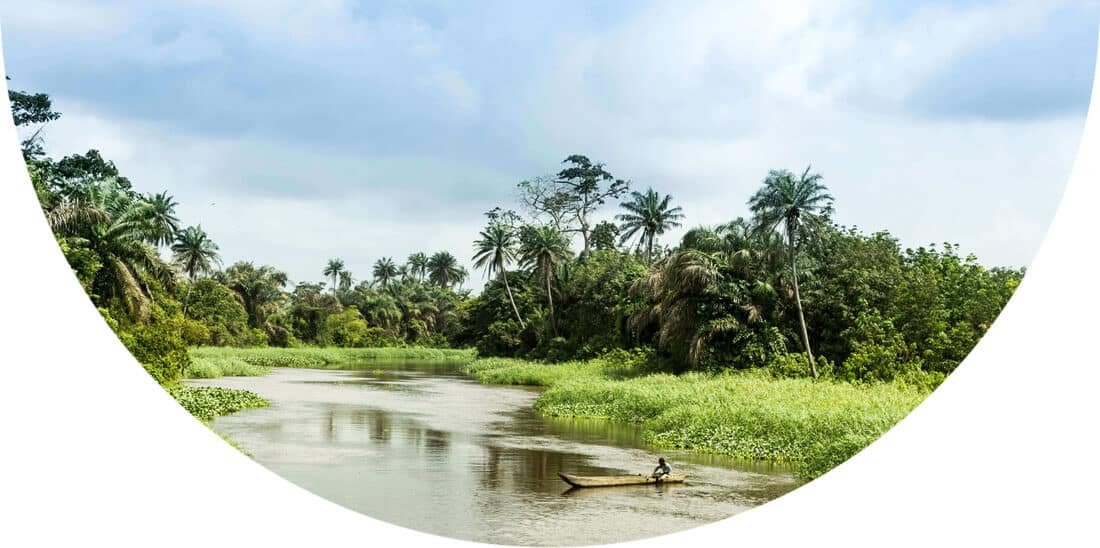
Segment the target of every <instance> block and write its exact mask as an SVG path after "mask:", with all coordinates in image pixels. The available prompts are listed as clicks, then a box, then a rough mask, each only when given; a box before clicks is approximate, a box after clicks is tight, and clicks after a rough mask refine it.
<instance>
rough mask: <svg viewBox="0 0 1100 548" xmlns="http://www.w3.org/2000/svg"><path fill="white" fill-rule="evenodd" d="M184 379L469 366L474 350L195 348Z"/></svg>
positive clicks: (411, 348) (414, 348)
mask: <svg viewBox="0 0 1100 548" xmlns="http://www.w3.org/2000/svg"><path fill="white" fill-rule="evenodd" d="M190 354H191V365H190V366H189V367H188V368H187V369H186V370H185V371H184V377H186V378H192V379H208V378H216V377H222V376H256V375H264V374H266V373H267V372H268V371H270V368H271V367H300V368H311V369H341V368H346V367H348V366H351V365H355V364H364V363H371V362H387V361H388V362H395V361H406V360H415V361H440V362H454V363H466V362H469V361H471V360H473V359H474V351H473V350H451V349H440V348H418V347H409V348H228V347H211V346H203V347H196V348H192V349H191V350H190Z"/></svg>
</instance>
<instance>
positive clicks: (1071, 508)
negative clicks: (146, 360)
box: [0, 60, 1100, 548]
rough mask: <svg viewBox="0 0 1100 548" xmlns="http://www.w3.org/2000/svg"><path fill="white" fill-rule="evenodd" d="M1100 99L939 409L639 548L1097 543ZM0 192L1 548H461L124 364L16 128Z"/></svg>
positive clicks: (2, 165) (0, 155) (0, 169)
mask: <svg viewBox="0 0 1100 548" xmlns="http://www.w3.org/2000/svg"><path fill="white" fill-rule="evenodd" d="M2 68H3V65H2V60H0V71H2ZM0 91H6V90H3V89H0ZM1092 93H1093V95H1092V103H1091V106H1090V115H1089V117H1088V121H1087V122H1086V125H1085V130H1084V134H1083V137H1082V141H1081V145H1080V149H1079V153H1078V157H1077V161H1076V163H1075V165H1074V169H1073V172H1072V175H1071V177H1070V180H1069V184H1068V185H1067V188H1066V192H1065V196H1064V197H1063V200H1062V204H1061V205H1060V207H1059V209H1058V212H1057V214H1056V217H1055V219H1054V221H1053V222H1052V224H1051V227H1050V230H1049V232H1048V234H1047V237H1046V240H1045V242H1044V243H1043V246H1042V248H1041V249H1040V251H1039V252H1038V254H1037V256H1036V258H1035V261H1034V263H1033V265H1032V267H1031V268H1030V269H1029V271H1028V275H1027V277H1026V279H1025V281H1024V282H1023V284H1022V285H1021V287H1020V288H1019V290H1018V291H1017V293H1016V296H1015V297H1014V298H1013V299H1012V301H1011V302H1010V303H1009V305H1008V307H1007V308H1006V309H1005V312H1004V313H1003V314H1002V316H1001V317H1000V318H999V319H998V320H997V322H996V324H995V325H994V326H993V328H992V329H991V330H990V331H989V333H988V334H987V335H986V337H985V339H984V340H983V341H982V342H981V344H979V345H978V347H977V348H976V349H975V350H974V352H973V353H972V354H971V355H970V356H969V357H968V358H967V359H966V361H965V362H964V364H963V365H962V366H961V367H960V368H959V369H958V370H957V371H956V372H955V373H954V374H953V375H952V376H951V378H950V379H948V381H947V382H946V383H944V385H943V386H942V387H941V388H940V389H939V390H937V391H936V392H935V393H934V394H933V395H932V396H931V397H930V398H929V399H928V400H927V401H926V402H925V403H924V404H923V405H921V406H920V407H919V408H918V409H917V410H916V411H915V412H914V413H913V414H911V415H910V416H909V417H907V418H906V419H905V420H904V421H902V423H901V424H900V425H898V427H896V428H895V429H894V430H892V431H890V432H889V433H887V434H886V435H885V436H884V437H883V438H882V439H881V440H880V441H879V442H877V443H875V444H874V445H872V446H871V447H870V448H869V449H868V450H866V451H864V452H863V453H861V454H859V455H857V456H856V457H855V458H853V459H851V460H850V461H848V462H847V463H845V464H843V465H841V466H839V467H838V468H837V469H836V470H834V471H832V472H830V473H829V474H826V475H825V476H823V477H822V478H820V479H818V480H816V481H814V482H813V483H811V484H810V485H808V486H806V487H803V488H801V489H798V490H796V491H794V492H793V493H791V494H789V495H787V496H785V497H783V498H781V499H779V500H777V501H775V502H772V503H770V504H767V505H765V506H763V507H760V508H758V509H755V510H752V511H749V512H747V513H744V514H742V515H740V516H738V517H735V518H733V519H730V520H726V521H723V522H720V523H716V524H712V525H709V526H704V527H700V528H697V529H694V530H690V531H685V532H682V533H677V534H676V535H674V536H672V537H663V538H656V539H650V540H646V541H640V542H637V543H632V544H635V545H637V546H666V545H672V544H676V545H681V544H687V545H691V546H710V545H729V544H731V543H754V542H755V543H761V545H769V546H772V545H783V546H788V545H800V546H819V545H830V546H832V545H845V546H881V545H930V544H933V543H944V544H948V545H961V544H978V545H1039V544H1042V545H1057V546H1067V545H1088V544H1094V543H1096V542H1097V540H1098V539H1097V534H1096V531H1095V528H1094V527H1093V526H1091V523H1092V522H1093V521H1094V520H1095V519H1096V515H1097V510H1098V505H1097V503H1096V502H1095V500H1096V496H1097V492H1098V490H1100V489H1098V488H1100V485H1098V481H1097V473H1096V472H1095V468H1094V466H1095V462H1094V457H1095V456H1096V455H1097V453H1096V450H1095V447H1094V442H1093V440H1094V439H1095V435H1096V432H1097V425H1096V424H1095V420H1096V419H1097V413H1096V412H1095V411H1094V409H1095V404H1093V403H1092V401H1093V397H1094V395H1095V392H1096V387H1097V386H1098V384H1100V383H1098V381H1100V378H1098V377H1100V374H1098V367H1100V360H1098V359H1097V357H1096V356H1095V354H1094V353H1093V351H1092V346H1093V345H1092V344H1091V343H1092V342H1093V339H1094V337H1095V335H1094V326H1096V325H1097V324H1098V322H1097V320H1096V314H1097V313H1100V299H1098V298H1097V294H1096V291H1095V289H1094V287H1095V285H1096V281H1095V278H1096V272H1097V271H1096V270H1095V269H1094V268H1092V267H1093V266H1095V260H1094V258H1093V254H1092V253H1093V249H1094V248H1095V247H1096V246H1095V244H1094V243H1093V242H1092V236H1093V235H1094V234H1095V233H1096V232H1097V230H1096V225H1095V222H1094V219H1095V217H1096V213H1095V212H1094V211H1092V209H1093V206H1094V204H1097V203H1100V195H1098V194H1100V193H1098V192H1097V187H1096V180H1097V178H1098V177H1100V165H1098V164H1100V158H1097V156H1096V154H1095V152H1094V151H1097V150H1098V148H1097V147H1098V145H1100V142H1098V140H1100V127H1098V125H1100V122H1097V120H1096V114H1095V112H1094V111H1093V108H1094V107H1095V105H1096V102H1097V93H1098V91H1097V89H1096V86H1095V85H1094V87H1093V92H1092ZM975 146H980V143H975ZM0 176H2V177H0V229H2V232H0V233H2V234H4V243H5V248H6V249H5V253H4V255H3V256H4V257H5V261H4V263H3V265H2V266H0V290H3V291H4V292H5V294H4V297H3V300H0V306H2V310H0V312H2V314H3V315H2V317H0V336H3V340H2V342H3V346H2V348H0V364H2V367H0V374H2V375H3V376H2V377H0V440H3V449H2V450H0V524H2V525H0V545H4V546H61V545H86V544H96V545H98V544H108V543H109V544H111V545H114V546H148V545H158V546H187V547H189V548H193V547H194V546H196V545H214V546H229V545H236V546H252V545H264V546H321V545H323V546H351V545H355V546H361V545H364V544H370V545H373V544H376V543H378V542H379V541H381V543H382V544H383V545H388V544H392V543H397V542H401V543H407V542H412V543H416V544H418V545H429V546H455V545H461V544H472V543H463V542H459V541H453V540H449V539H442V538H440V537H434V536H430V535H425V534H422V533H417V532H413V531H409V530H406V529H402V528H399V527H396V526H392V525H389V524H386V523H382V522H380V521H377V520H373V519H370V518H366V517H363V516H361V515H359V514H357V513H355V512H352V511H350V510H347V509H345V508H343V507H340V506H338V505H335V504H332V503H329V502H327V501H325V500H323V499H321V498H319V497H316V496H314V495H312V494H310V493H308V492H306V491H304V490H302V489H299V488H297V487H295V486H293V485H291V484H290V483H288V482H287V481H285V480H283V479H282V478H279V477H278V476H276V475H274V474H272V473H270V472H268V471H267V470H266V469H264V468H263V467H261V466H257V465H256V464H255V463H253V462H251V461H250V460H249V459H247V458H246V457H244V456H242V455H240V454H239V453H237V452H236V451H235V450H233V449H231V448H230V447H229V446H227V445H226V444H224V443H223V442H222V441H221V440H220V439H218V437H217V436H215V435H214V434H213V433H211V432H209V431H208V430H207V429H206V428H205V427H203V426H202V425H200V424H199V423H198V422H197V421H194V420H193V419H192V418H191V417H190V415H188V414H187V413H186V412H185V411H183V410H182V409H181V408H180V407H179V406H177V405H176V404H175V403H174V402H173V401H172V400H171V399H170V398H169V397H168V396H167V395H166V394H164V393H163V392H162V391H161V390H159V389H158V388H157V387H156V385H155V384H154V383H153V382H152V381H151V380H150V379H149V378H148V377H147V376H146V374H145V373H144V372H143V371H142V369H141V368H140V366H138V365H137V364H136V362H134V360H133V358H132V357H131V356H130V355H129V354H128V353H127V352H126V350H125V349H124V348H123V347H122V345H121V344H120V343H119V342H118V340H117V339H116V338H115V337H114V336H113V334H112V333H111V332H110V330H109V329H108V328H107V327H106V325H105V324H104V323H103V322H102V321H101V319H100V317H99V315H98V313H97V312H96V311H95V309H94V308H93V307H92V306H91V305H90V303H89V301H88V300H87V298H86V296H85V295H84V293H83V291H82V289H81V288H80V286H79V285H78V284H77V282H76V280H75V279H74V277H73V276H72V274H71V273H70V270H69V268H68V265H67V264H66V263H65V260H64V257H63V256H62V255H61V253H60V252H59V250H58V248H57V246H56V245H55V244H54V240H53V238H52V235H51V233H50V231H49V229H48V227H47V226H46V224H45V222H44V220H43V218H42V216H41V213H40V211H39V207H38V203H37V200H36V198H35V196H34V193H33V191H32V188H31V185H30V183H29V180H28V177H27V174H26V171H25V169H24V165H23V162H22V158H21V157H20V154H19V147H18V140H17V138H16V133H15V128H14V126H13V125H12V123H11V118H10V116H8V115H4V116H3V127H2V128H0ZM13 249H14V252H13V251H12V250H13Z"/></svg>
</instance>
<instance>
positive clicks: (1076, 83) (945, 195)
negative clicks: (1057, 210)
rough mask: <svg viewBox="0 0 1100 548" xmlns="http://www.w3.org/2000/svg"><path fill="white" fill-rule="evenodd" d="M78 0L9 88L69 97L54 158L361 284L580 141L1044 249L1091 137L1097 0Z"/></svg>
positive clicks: (11, 62) (619, 157) (913, 227)
mask: <svg viewBox="0 0 1100 548" xmlns="http://www.w3.org/2000/svg"><path fill="white" fill-rule="evenodd" d="M81 6H82V5H73V6H70V5H68V4H67V3H59V2H55V1H54V0H43V1H42V2H39V3H33V5H31V6H30V7H29V8H28V9H27V10H21V11H15V10H14V4H13V3H11V2H3V1H2V0H0V7H3V8H5V9H3V11H4V12H5V13H8V12H11V13H12V15H10V16H6V17H5V20H4V24H5V27H4V37H5V44H4V45H5V55H6V61H7V66H8V68H9V70H10V71H11V74H12V76H13V77H14V80H13V81H12V82H11V84H12V85H13V87H14V88H15V89H33V90H41V91H45V92H48V93H50V94H51V95H52V96H53V97H54V98H55V99H56V100H57V106H58V108H59V109H60V110H61V111H62V112H63V113H64V117H63V118H62V119H61V120H59V121H57V122H55V123H53V124H51V125H50V127H49V128H48V129H47V133H46V137H47V149H48V150H50V151H51V153H53V154H54V155H61V154H64V153H71V152H84V151H86V150H87V149H88V148H91V147H96V148H100V149H101V150H102V151H103V152H104V154H105V156H107V157H108V158H112V159H114V160H115V161H116V162H117V163H118V164H119V166H120V168H121V169H122V171H123V172H124V173H125V174H127V175H128V176H130V177H131V179H132V180H134V181H135V184H137V185H138V187H139V189H140V190H143V191H159V190H161V189H168V190H169V191H170V192H172V193H173V194H175V195H176V197H177V200H178V201H179V202H180V203H181V206H180V213H181V215H182V216H183V218H184V220H185V221H186V222H188V223H199V222H201V223H202V224H203V226H204V228H206V229H207V230H208V231H209V232H210V233H211V234H212V235H213V236H214V238H215V239H216V240H217V241H218V242H219V244H220V245H221V246H222V251H223V254H224V255H225V257H226V259H227V260H238V259H254V260H257V261H259V262H265V263H271V264H275V265H278V266H280V267H282V268H285V269H287V270H288V271H289V273H290V275H291V276H292V277H293V278H295V279H306V280H312V279H316V278H318V277H319V275H318V274H317V273H316V272H315V271H318V268H319V265H321V264H323V262H324V261H325V260H327V259H328V258H330V257H332V256H340V257H343V258H344V259H345V260H346V261H348V263H349V265H351V266H352V269H353V271H357V272H362V273H364V274H365V273H366V272H367V271H368V270H369V266H370V264H371V263H373V261H374V260H376V259H377V258H379V257H381V256H393V257H394V258H395V259H398V258H401V257H404V256H407V255H408V254H409V253H411V252H413V251H421V250H422V251H425V252H430V251H434V250H437V249H450V250H451V251H452V252H453V253H455V255H456V256H458V257H459V258H462V259H465V258H466V257H467V255H468V254H469V247H470V242H471V241H472V240H473V239H474V238H475V237H476V233H477V230H478V229H479V228H480V227H481V225H482V223H483V221H484V218H483V217H482V212H484V211H485V210H487V209H490V208H491V207H493V206H495V205H503V206H506V207H515V204H514V202H513V190H514V185H515V183H516V182H517V181H519V180H521V179H524V178H528V177H532V176H535V175H539V174H544V173H552V172H556V171H557V170H558V169H560V161H561V159H562V158H564V157H565V156H566V155H569V154H572V153H581V154H586V155H588V156H590V157H592V158H593V159H596V160H598V161H604V162H607V164H608V167H609V169H610V170H611V171H612V173H614V174H616V175H617V176H620V177H625V178H629V179H632V180H634V181H635V184H636V187H637V188H639V189H644V188H645V187H646V186H653V187H654V188H655V189H656V190H658V191H660V192H662V193H670V194H672V195H673V196H674V197H675V199H676V201H677V203H678V204H679V205H682V206H683V207H684V210H685V212H686V213H687V214H688V219H687V223H686V226H685V228H687V227H690V226H693V225H695V224H700V223H706V224H713V223H717V222H722V221H726V220H729V219H730V218H732V217H735V216H738V215H744V214H746V210H745V206H744V203H745V200H746V199H747V198H748V196H749V195H750V194H751V192H752V191H753V190H755V188H756V187H757V186H758V185H759V183H760V181H761V179H762V178H763V177H764V175H765V174H766V173H767V170H768V169H773V168H789V169H801V168H803V167H804V166H805V165H806V164H811V163H812V164H813V165H814V167H815V169H817V170H820V171H821V172H822V173H823V174H824V175H825V177H826V183H827V184H828V185H829V186H830V188H831V189H832V190H833V194H834V195H835V196H836V197H837V200H838V203H837V208H838V218H839V220H840V221H841V222H844V223H847V224H856V225H859V226H860V227H861V228H864V229H867V230H874V229H880V228H889V229H891V231H892V232H893V233H895V234H896V235H898V236H900V237H902V239H903V242H904V243H905V244H907V245H920V244H926V243H929V242H933V241H942V240H951V241H958V242H961V243H962V244H964V247H968V248H969V249H971V250H973V251H976V252H977V253H978V255H979V257H980V258H981V259H982V260H983V261H986V262H989V263H994V264H1023V263H1025V262H1026V261H1027V260H1029V259H1030V257H1031V255H1032V253H1033V251H1034V249H1035V247H1036V246H1037V244H1038V241H1039V238H1040V237H1041V230H1042V228H1043V227H1044V226H1045V225H1046V223H1047V221H1048V220H1049V219H1050V217H1051V215H1052V213H1053V210H1054V207H1055V205H1056V202H1057V198H1058V196H1059V194H1060V192H1061V188H1062V185H1063V184H1064V181H1065V179H1066V177H1067V175H1068V173H1069V169H1070V162H1071V161H1072V158H1073V154H1074V153H1075V152H1076V143H1077V140H1078V137H1079V134H1080V129H1081V124H1082V123H1083V120H1084V108H1085V105H1084V103H1083V102H1082V99H1081V98H1082V97H1084V96H1086V95H1087V93H1088V83H1089V82H1090V81H1091V80H1090V77H1091V76H1090V75H1091V73H1092V69H1093V60H1094V55H1095V51H1094V50H1095V39H1096V29H1095V24H1094V23H1095V19H1096V15H1097V14H1098V13H1100V6H1097V5H1096V2H1008V1H1004V2H975V1H966V2H935V3H922V4H920V5H917V6H914V4H912V3H909V2H894V3H884V2H871V1H869V0H841V1H837V2H828V3H825V2H812V1H809V0H789V1H783V2H765V1H758V2H737V3H729V2H718V1H711V2H693V3H690V4H682V3H674V2H670V1H654V2H649V3H644V4H643V3H591V2H584V1H577V2H566V3H554V4H552V5H551V4H545V5H543V4H529V3H514V2H507V1H492V2H485V3H479V4H477V5H463V6H458V5H452V4H450V3H442V2H434V1H431V0H415V1H399V0H394V1H380V2H366V3H364V2H349V1H348V2H346V1H334V0H324V1H321V2H313V3H303V2H291V1H289V0H279V1H274V2H260V1H237V0H234V1H214V0H198V1H193V2H164V3H158V4H157V5H156V7H155V8H152V7H149V5H148V4H145V3H139V2H116V3H111V4H107V5H105V6H102V7H99V6H97V8H98V9H97V10H88V9H86V8H83V7H81ZM52 12H57V15H56V17H53V18H51V13H52ZM1025 70H1026V72H1025ZM1030 74H1034V75H1037V76H1036V77H1032V76H1029V75H1030ZM211 203H214V204H215V205H213V206H211V205H210V204H211ZM613 209H614V204H609V205H608V206H607V207H606V208H605V209H604V211H602V213H601V215H600V216H601V217H603V218H608V217H610V216H611V215H613V214H614V211H613ZM1010 218H1012V219H1015V220H1010ZM680 232H682V230H681V231H674V232H672V233H671V234H669V235H667V236H666V237H665V242H666V243H671V242H673V241H674V240H675V238H676V237H678V235H679V233H680ZM466 266H467V268H470V265H469V264H468V263H467V265H466ZM471 272H473V269H472V268H471Z"/></svg>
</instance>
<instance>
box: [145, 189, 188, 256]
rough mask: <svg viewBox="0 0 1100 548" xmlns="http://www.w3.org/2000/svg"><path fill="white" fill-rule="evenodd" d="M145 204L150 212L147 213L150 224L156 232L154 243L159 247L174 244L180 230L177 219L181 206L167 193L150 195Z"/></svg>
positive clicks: (146, 197)
mask: <svg viewBox="0 0 1100 548" xmlns="http://www.w3.org/2000/svg"><path fill="white" fill-rule="evenodd" d="M143 202H144V204H143V207H145V208H146V209H147V210H148V211H147V212H146V217H147V218H148V222H149V223H150V225H151V226H152V228H153V230H154V231H155V232H154V234H153V242H152V243H153V244H154V245H157V246H161V245H168V244H170V243H172V241H173V240H175V239H176V233H177V232H179V229H180V220H179V218H178V217H176V206H177V205H179V204H178V203H176V201H175V199H174V198H172V197H171V196H169V195H168V192H167V191H165V192H161V193H159V194H148V195H146V196H145V199H144V200H143Z"/></svg>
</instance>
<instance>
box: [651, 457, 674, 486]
mask: <svg viewBox="0 0 1100 548" xmlns="http://www.w3.org/2000/svg"><path fill="white" fill-rule="evenodd" d="M671 473H672V467H671V466H669V465H668V463H667V462H665V458H664V457H661V458H659V459H657V467H656V468H654V469H653V479H655V480H657V481H661V478H663V477H665V476H667V475H669V474H671Z"/></svg>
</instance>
